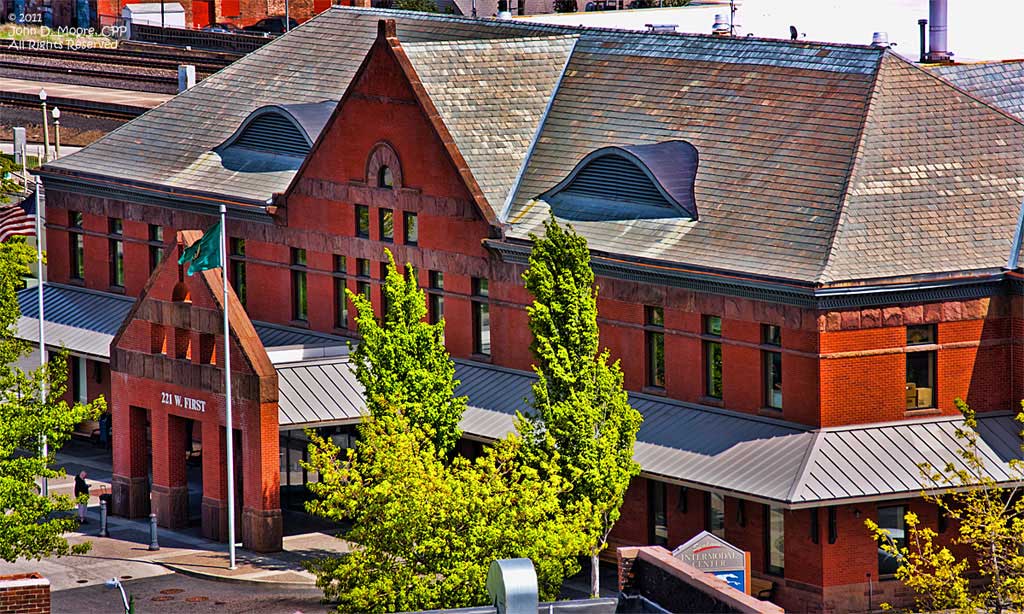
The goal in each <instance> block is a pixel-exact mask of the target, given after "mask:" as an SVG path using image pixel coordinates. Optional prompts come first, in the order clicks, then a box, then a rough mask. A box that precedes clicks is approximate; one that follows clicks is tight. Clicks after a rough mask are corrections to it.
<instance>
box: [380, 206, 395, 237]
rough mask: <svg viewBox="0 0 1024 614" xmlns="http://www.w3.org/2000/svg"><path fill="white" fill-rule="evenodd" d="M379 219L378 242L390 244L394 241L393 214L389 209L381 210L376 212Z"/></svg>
mask: <svg viewBox="0 0 1024 614" xmlns="http://www.w3.org/2000/svg"><path fill="white" fill-rule="evenodd" d="M378 215H379V219H380V240H381V241H384V242H385V243H391V242H392V241H394V240H395V214H394V213H392V211H391V209H381V210H380V211H379V212H378Z"/></svg>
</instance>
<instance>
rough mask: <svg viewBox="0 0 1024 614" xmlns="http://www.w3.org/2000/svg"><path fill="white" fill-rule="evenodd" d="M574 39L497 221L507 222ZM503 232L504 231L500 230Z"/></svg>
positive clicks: (573, 46) (553, 99)
mask: <svg viewBox="0 0 1024 614" xmlns="http://www.w3.org/2000/svg"><path fill="white" fill-rule="evenodd" d="M573 38H575V40H574V41H573V43H572V47H571V48H570V49H569V53H567V54H566V55H565V64H563V65H562V70H561V72H559V73H558V81H556V82H555V87H553V88H552V89H551V96H550V97H549V98H548V102H547V104H546V105H544V112H543V113H541V115H540V119H538V120H537V128H536V130H534V132H533V138H532V139H530V146H529V147H528V148H527V149H526V155H525V156H523V162H522V164H521V165H520V166H519V171H518V172H517V173H516V178H515V180H514V181H513V182H512V187H511V188H510V189H509V191H508V194H507V195H506V196H505V202H504V204H502V206H501V210H500V211H498V223H499V224H502V225H504V224H507V223H508V214H509V212H511V210H512V202H513V201H514V200H515V198H516V196H517V195H518V194H519V187H520V185H521V184H522V182H523V177H524V176H525V175H526V169H527V167H528V166H529V164H530V160H532V159H533V153H534V150H535V149H536V148H537V142H538V141H539V140H540V135H541V134H542V133H543V132H544V125H545V124H546V123H547V120H548V114H550V113H551V108H552V107H553V106H554V105H555V97H556V96H557V95H558V92H559V91H560V90H561V89H562V81H563V80H564V79H565V73H566V71H568V70H569V63H570V62H572V58H573V56H574V55H576V45H578V44H579V41H580V37H579V34H577V35H575V36H574V37H573ZM502 232H503V233H504V231H502Z"/></svg>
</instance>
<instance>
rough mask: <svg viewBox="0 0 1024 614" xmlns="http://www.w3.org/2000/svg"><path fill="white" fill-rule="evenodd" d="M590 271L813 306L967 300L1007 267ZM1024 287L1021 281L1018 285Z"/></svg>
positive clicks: (621, 266)
mask: <svg viewBox="0 0 1024 614" xmlns="http://www.w3.org/2000/svg"><path fill="white" fill-rule="evenodd" d="M484 245H485V246H486V247H487V248H488V249H490V250H491V251H493V252H494V253H495V254H496V255H497V256H498V258H499V259H501V260H502V261H503V262H508V263H511V264H518V265H527V264H529V255H530V249H531V245H530V244H529V243H525V242H524V243H518V242H516V243H513V242H508V241H499V240H493V239H489V240H487V241H485V242H484ZM591 266H592V267H593V269H594V273H595V274H597V275H599V276H602V277H610V278H613V279H623V280H626V281H634V282H639V283H649V284H657V285H666V286H672V287H677V288H685V289H688V290H694V291H697V292H706V293H712V294H724V295H729V296H735V297H740V298H747V299H753V300H762V301H769V302H774V303H781V304H785V305H792V306H796V307H804V308H809V309H817V310H836V309H854V308H861V307H882V306H887V305H892V304H894V303H921V302H931V301H938V300H970V299H975V298H984V297H990V296H993V295H995V294H1001V293H1004V292H1005V291H1006V286H1005V285H1004V281H1005V280H1006V279H1007V278H1008V276H1007V275H1006V272H1005V271H1002V270H993V271H985V272H981V273H978V274H975V275H962V276H960V277H953V278H949V279H938V280H936V279H930V280H920V281H910V282H901V283H890V284H885V283H873V284H871V285H863V286H843V287H828V288H823V287H821V286H817V285H815V284H813V283H811V282H803V283H802V282H798V281H794V280H786V279H778V278H768V277H758V276H752V275H749V276H744V275H741V274H734V273H729V272H724V271H714V270H710V269H699V268H696V267H691V268H683V267H682V266H678V265H677V266H672V265H666V264H664V263H655V262H647V261H643V260H639V259H633V260H627V259H625V258H621V257H611V256H608V255H602V254H592V256H591ZM1020 292H1021V293H1024V284H1022V287H1021V289H1020Z"/></svg>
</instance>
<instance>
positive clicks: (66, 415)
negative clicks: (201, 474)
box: [0, 238, 106, 562]
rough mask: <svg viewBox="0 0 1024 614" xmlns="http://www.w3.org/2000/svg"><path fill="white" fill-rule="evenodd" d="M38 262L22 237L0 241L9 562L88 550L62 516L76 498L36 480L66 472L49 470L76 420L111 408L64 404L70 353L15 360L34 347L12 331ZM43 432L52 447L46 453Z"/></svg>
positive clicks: (1, 538) (0, 436) (2, 547)
mask: <svg viewBox="0 0 1024 614" xmlns="http://www.w3.org/2000/svg"><path fill="white" fill-rule="evenodd" d="M34 260H35V252H34V251H33V250H32V249H31V248H30V247H29V246H28V245H26V244H25V242H24V240H23V239H21V238H14V239H11V240H8V241H6V242H4V243H0V559H3V560H5V561H8V562H14V561H15V560H17V559H18V558H43V557H47V556H54V555H57V556H60V555H66V554H70V553H81V552H85V551H87V550H88V548H89V545H88V544H79V545H76V546H70V545H69V544H68V542H67V540H66V539H65V538H64V534H65V533H67V532H69V531H72V530H74V529H75V527H77V526H78V524H77V522H76V521H75V519H74V517H73V516H70V515H62V514H61V512H67V511H70V510H71V509H72V508H73V507H74V500H73V499H72V498H71V497H69V496H67V495H56V494H53V495H50V496H49V497H44V496H43V495H42V494H41V493H40V492H39V487H38V486H37V484H36V479H37V478H39V477H45V478H48V479H56V478H61V477H63V476H64V471H63V470H55V469H52V468H51V465H52V464H53V459H54V453H55V452H56V450H58V449H59V448H60V447H61V446H62V445H63V444H64V443H65V442H66V441H67V440H68V438H70V436H71V432H72V431H73V430H74V428H75V425H77V424H78V423H79V422H81V421H83V420H87V419H90V418H95V417H96V416H98V415H99V414H100V413H101V412H102V411H103V409H104V408H105V407H106V403H105V402H104V400H103V398H102V397H101V398H99V399H97V400H96V401H93V402H92V403H90V404H89V405H76V406H73V407H69V406H68V404H67V403H65V402H64V400H63V398H62V397H63V394H64V391H65V390H66V388H67V357H66V354H65V353H61V354H59V355H57V356H56V357H54V358H53V359H51V361H50V363H49V365H47V366H45V367H40V368H38V369H35V370H34V371H30V372H28V373H26V372H24V371H22V370H21V369H19V368H18V367H17V366H15V364H14V363H15V362H17V360H18V359H19V358H22V357H24V356H26V355H28V353H29V352H30V351H31V349H32V348H31V347H30V346H29V344H27V343H25V342H24V341H21V340H19V339H16V338H15V337H14V330H15V326H16V324H17V321H18V317H19V316H20V311H19V308H18V297H17V294H16V293H17V290H18V288H20V287H21V286H22V278H23V276H25V275H27V274H28V272H29V268H28V266H29V263H31V262H33V261H34ZM43 390H46V391H47V400H46V401H43V400H42V394H41V392H42V391H43ZM42 436H45V437H46V438H47V443H48V446H49V453H48V455H47V456H45V457H44V456H42V446H41V445H40V442H41V437H42Z"/></svg>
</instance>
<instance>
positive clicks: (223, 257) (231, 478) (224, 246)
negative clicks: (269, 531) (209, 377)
mask: <svg viewBox="0 0 1024 614" xmlns="http://www.w3.org/2000/svg"><path fill="white" fill-rule="evenodd" d="M227 211H228V210H227V207H226V206H225V205H221V206H220V271H221V278H222V280H223V282H224V399H225V402H224V407H225V412H224V413H225V416H224V421H225V422H227V429H226V430H227V434H228V436H227V456H228V463H227V469H228V557H229V559H230V562H231V565H230V567H229V569H235V432H234V428H233V426H232V425H233V422H232V420H231V324H230V322H229V321H228V233H227Z"/></svg>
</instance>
